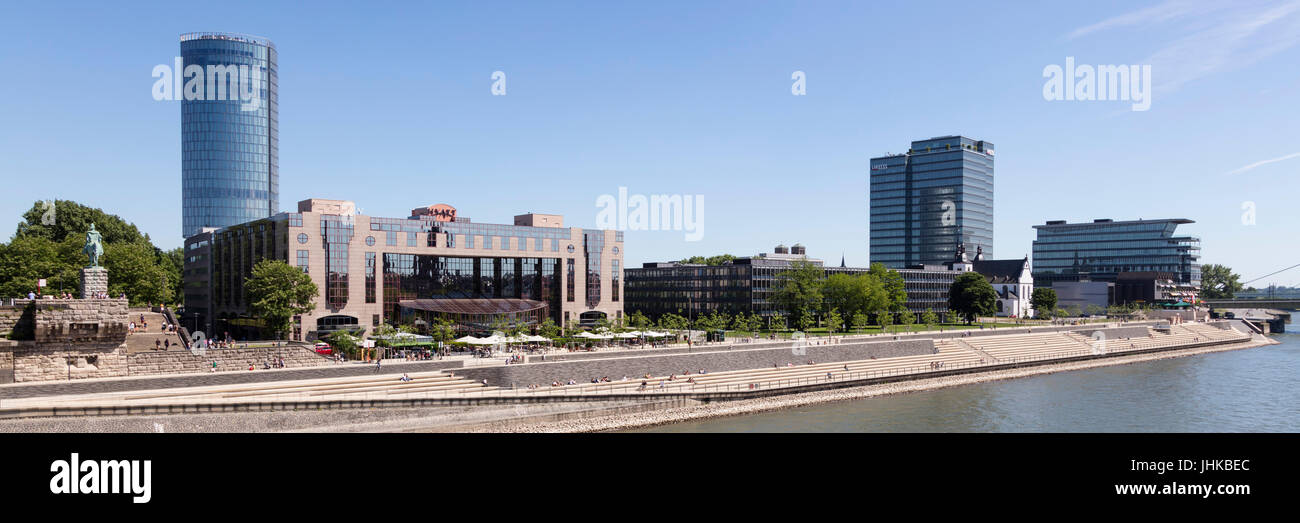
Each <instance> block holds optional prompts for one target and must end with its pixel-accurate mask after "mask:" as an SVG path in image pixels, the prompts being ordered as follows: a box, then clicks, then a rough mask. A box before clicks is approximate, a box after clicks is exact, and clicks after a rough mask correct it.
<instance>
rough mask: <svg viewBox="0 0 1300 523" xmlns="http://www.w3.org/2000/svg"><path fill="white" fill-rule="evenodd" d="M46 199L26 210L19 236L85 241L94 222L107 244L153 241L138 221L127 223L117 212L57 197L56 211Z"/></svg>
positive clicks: (60, 240)
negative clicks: (141, 229)
mask: <svg viewBox="0 0 1300 523" xmlns="http://www.w3.org/2000/svg"><path fill="white" fill-rule="evenodd" d="M49 211H50V208H49V207H47V206H46V205H45V203H44V202H39V201H38V202H36V203H34V204H32V208H31V209H29V210H28V211H27V212H25V213H23V221H22V222H19V223H18V231H17V232H15V233H14V236H15V237H41V238H46V239H48V240H50V241H52V242H55V243H61V242H63V241H64V240H65V239H68V238H72V239H74V240H76V241H77V242H81V241H84V240H85V238H86V231H89V230H90V224H92V223H93V224H95V230H97V231H99V233H100V235H102V237H103V242H104V245H105V247H106V248H107V245H108V244H110V243H119V242H122V243H141V242H144V243H149V237H148V236H147V235H144V234H141V233H140V229H138V228H136V226H135V224H132V223H127V221H126V220H123V219H122V218H120V217H118V216H117V215H113V214H108V213H106V212H104V211H103V210H102V209H96V208H92V207H87V206H85V205H82V204H79V203H77V202H73V201H68V200H55V201H54V206H53V211H54V212H53V213H50V212H49ZM83 263H84V261H83Z"/></svg>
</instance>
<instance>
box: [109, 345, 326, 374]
mask: <svg viewBox="0 0 1300 523" xmlns="http://www.w3.org/2000/svg"><path fill="white" fill-rule="evenodd" d="M275 358H284V365H285V367H286V368H298V367H318V366H322V365H331V364H333V360H331V359H330V358H329V357H326V356H322V355H320V354H316V351H314V350H312V349H308V348H306V347H303V346H301V345H288V346H284V347H272V348H264V349H208V350H207V351H205V352H204V353H203V354H202V355H195V354H193V353H191V352H190V351H186V350H179V351H177V350H172V351H165V352H141V353H136V354H132V355H131V356H130V360H131V375H132V376H150V375H155V374H184V373H193V372H212V363H213V362H214V361H215V362H216V363H217V371H218V372H222V371H235V370H243V371H247V370H248V366H249V365H250V364H251V365H253V367H254V368H256V369H261V368H262V367H263V365H262V364H263V362H266V361H268V360H270V361H272V362H273V363H274V361H273V360H274V359H275Z"/></svg>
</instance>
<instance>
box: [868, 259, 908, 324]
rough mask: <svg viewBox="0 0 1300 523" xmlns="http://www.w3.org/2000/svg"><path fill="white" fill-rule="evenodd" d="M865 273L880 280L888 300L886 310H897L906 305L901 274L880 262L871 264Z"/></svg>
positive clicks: (904, 285)
mask: <svg viewBox="0 0 1300 523" xmlns="http://www.w3.org/2000/svg"><path fill="white" fill-rule="evenodd" d="M867 274H870V275H872V276H873V277H875V278H876V279H877V280H879V281H880V285H881V287H882V288H883V289H884V291H885V297H886V299H887V300H888V302H887V305H886V308H887V309H888V310H890V311H894V312H898V311H901V310H903V309H904V308H905V307H906V306H907V285H906V283H905V282H904V281H903V275H902V274H899V273H898V271H895V270H890V269H889V268H887V267H885V264H883V263H880V262H876V263H873V264H871V267H870V268H868V270H867Z"/></svg>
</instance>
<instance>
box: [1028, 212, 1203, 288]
mask: <svg viewBox="0 0 1300 523" xmlns="http://www.w3.org/2000/svg"><path fill="white" fill-rule="evenodd" d="M1185 223H1195V222H1193V221H1192V220H1188V219H1185V218H1172V219H1163V220H1130V221H1122V222H1117V221H1114V220H1110V219H1101V220H1094V221H1093V222H1091V223H1065V221H1064V220H1057V221H1050V222H1047V223H1046V224H1044V225H1035V226H1034V229H1037V230H1038V239H1036V240H1034V273H1033V274H1034V285H1036V286H1039V287H1050V286H1051V285H1052V282H1056V281H1080V280H1082V279H1087V280H1091V281H1112V282H1113V281H1116V279H1117V278H1118V276H1119V273H1121V272H1149V271H1150V272H1164V273H1170V274H1171V275H1172V276H1173V280H1174V281H1175V282H1176V283H1185V284H1191V285H1199V284H1200V282H1201V265H1200V263H1199V260H1200V253H1201V240H1200V238H1197V237H1195V236H1174V230H1175V229H1177V228H1178V226H1179V225H1181V224H1185Z"/></svg>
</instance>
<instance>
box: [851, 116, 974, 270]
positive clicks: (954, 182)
mask: <svg viewBox="0 0 1300 523" xmlns="http://www.w3.org/2000/svg"><path fill="white" fill-rule="evenodd" d="M993 154H994V150H993V143H992V142H986V141H982V140H975V139H972V138H968V137H965V136H941V137H936V138H931V139H928V140H917V141H914V142H912V146H911V148H910V149H908V151H907V153H904V154H895V155H887V156H882V157H878V158H872V159H871V172H870V176H869V178H870V196H869V201H870V207H871V210H870V212H871V223H870V225H869V236H870V240H869V241H870V248H871V262H872V263H875V262H879V263H883V264H884V265H885V266H886V267H889V268H892V269H902V268H906V267H911V266H916V265H938V264H942V263H945V262H948V261H950V260H952V259H953V256H954V255H955V254H956V246H957V245H965V246H967V247H969V248H970V249H972V250H974V249H976V248H982V249H983V250H984V252H986V253H988V254H989V255H990V256H991V255H992V253H993Z"/></svg>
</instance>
